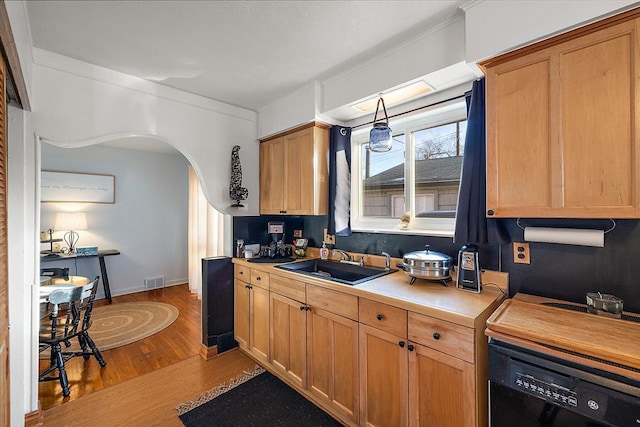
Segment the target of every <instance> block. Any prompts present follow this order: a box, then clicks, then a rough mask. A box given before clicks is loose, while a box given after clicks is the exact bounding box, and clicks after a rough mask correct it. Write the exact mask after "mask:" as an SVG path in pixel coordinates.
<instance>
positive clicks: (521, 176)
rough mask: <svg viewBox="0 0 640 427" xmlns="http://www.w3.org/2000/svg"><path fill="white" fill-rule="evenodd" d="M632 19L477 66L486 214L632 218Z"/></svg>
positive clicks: (635, 185) (636, 163) (635, 52)
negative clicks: (483, 106) (483, 99)
mask: <svg viewBox="0 0 640 427" xmlns="http://www.w3.org/2000/svg"><path fill="white" fill-rule="evenodd" d="M639 16H640V13H639V12H638V11H635V12H632V13H626V14H623V15H619V16H616V17H613V18H610V19H607V20H605V21H601V22H598V23H595V24H592V25H590V26H588V27H584V28H580V29H578V30H575V31H572V32H570V33H567V34H563V35H560V36H557V37H554V38H552V39H549V40H546V41H544V42H540V43H538V44H535V45H533V46H529V47H526V48H523V49H520V50H518V51H515V52H511V53H508V54H505V55H502V56H500V57H497V58H494V59H490V60H488V61H485V62H484V63H482V64H481V66H482V67H483V68H484V69H485V71H486V91H487V216H493V217H529V218H544V217H547V218H640V146H639V141H640V128H639V126H640V122H639V121H638V118H639V117H640V81H639V78H640V45H639V38H638V28H639V27H638V25H639V24H640V18H638V17H639Z"/></svg>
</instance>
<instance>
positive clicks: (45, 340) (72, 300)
mask: <svg viewBox="0 0 640 427" xmlns="http://www.w3.org/2000/svg"><path fill="white" fill-rule="evenodd" d="M98 281H99V277H98V276H96V278H95V279H94V280H93V281H92V282H90V283H88V284H86V285H84V286H78V287H75V288H69V289H57V290H55V291H53V292H51V294H50V295H49V301H48V303H49V304H51V305H52V306H53V309H52V312H51V316H50V317H49V321H48V322H44V323H43V324H42V325H41V329H40V348H39V351H40V352H43V351H47V350H50V351H51V357H50V365H49V367H48V368H47V369H45V370H44V371H43V372H41V373H40V375H39V376H38V380H39V381H53V380H58V381H60V385H61V387H62V395H63V396H64V397H67V396H69V394H70V391H69V380H68V379H67V372H66V370H65V363H66V362H67V361H68V360H69V359H71V358H72V357H75V356H83V357H84V359H85V360H87V359H89V357H90V356H91V355H94V356H95V358H96V359H97V360H98V363H99V364H100V366H105V365H106V362H105V360H104V358H103V357H102V354H101V353H100V351H99V350H98V348H97V347H96V345H95V343H94V342H93V340H92V339H91V337H90V336H89V333H88V331H89V328H90V326H91V312H92V310H93V301H94V299H95V294H96V289H97V288H98ZM63 304H68V309H67V310H61V308H60V306H61V305H63ZM75 337H78V341H79V343H80V348H81V351H63V347H62V345H61V344H62V343H65V345H68V343H69V342H70V340H71V339H72V338H75ZM55 371H57V375H56V374H54V372H55ZM52 374H53V375H52Z"/></svg>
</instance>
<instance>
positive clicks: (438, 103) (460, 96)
mask: <svg viewBox="0 0 640 427" xmlns="http://www.w3.org/2000/svg"><path fill="white" fill-rule="evenodd" d="M465 96H466V95H465V94H462V95H458V96H454V97H453V98H449V99H444V100H442V101H438V102H434V103H433V104H429V105H424V106H422V107H418V108H414V109H413V110H409V111H404V112H402V113H397V114H394V115H392V116H389V118H390V119H393V118H394V117H399V116H404V115H405V114H410V113H413V112H416V111H420V110H424V109H425V108H429V107H433V106H435V105H440V104H444V103H445V102H450V101H455V100H456V99H460V98H464V97H465ZM373 123H374V121H373V120H372V121H370V122H367V123H362V124H360V125H357V126H353V127H352V128H351V129H358V128H361V127H363V126H368V125H372V124H373Z"/></svg>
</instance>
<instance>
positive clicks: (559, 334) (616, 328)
mask: <svg viewBox="0 0 640 427" xmlns="http://www.w3.org/2000/svg"><path fill="white" fill-rule="evenodd" d="M487 329H489V331H494V332H498V333H500V334H503V335H505V336H510V337H514V338H518V339H521V340H526V341H531V342H534V343H538V344H542V345H546V346H553V347H558V348H562V349H565V350H569V351H573V352H577V353H580V354H582V355H586V356H590V357H596V358H598V359H602V360H605V361H609V362H613V363H618V364H621V365H624V366H627V367H630V368H634V369H640V323H637V322H631V321H626V320H620V319H614V318H608V317H603V316H597V315H595V314H590V313H581V312H576V311H571V310H565V309H562V308H556V307H549V306H545V305H541V304H539V303H533V302H526V301H520V300H517V299H510V300H507V301H505V302H503V303H502V305H500V307H498V309H497V310H496V311H495V312H494V313H493V314H492V315H491V317H489V319H487ZM488 335H490V333H489V334H488Z"/></svg>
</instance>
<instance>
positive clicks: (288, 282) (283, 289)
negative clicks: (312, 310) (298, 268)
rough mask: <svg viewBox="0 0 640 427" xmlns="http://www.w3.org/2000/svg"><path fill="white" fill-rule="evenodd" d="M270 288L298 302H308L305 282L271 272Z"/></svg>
mask: <svg viewBox="0 0 640 427" xmlns="http://www.w3.org/2000/svg"><path fill="white" fill-rule="evenodd" d="M269 290H270V291H271V292H275V293H277V294H280V295H283V296H285V297H289V298H291V299H293V300H296V301H298V302H302V303H304V302H306V293H305V290H304V282H300V281H298V280H294V279H289V278H287V277H282V276H276V275H275V274H270V275H269Z"/></svg>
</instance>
